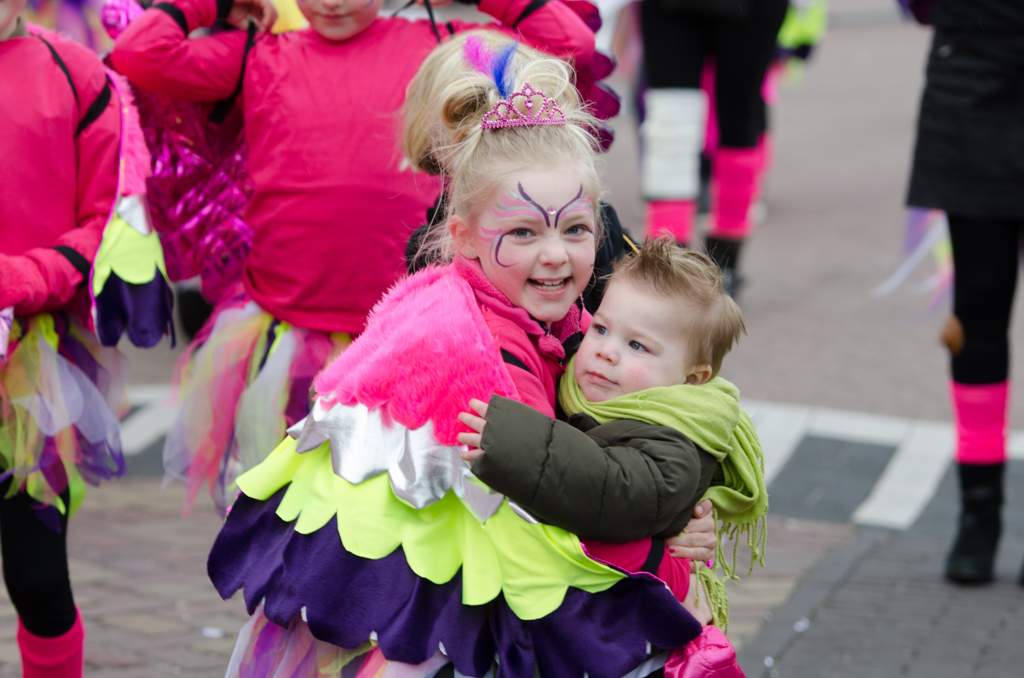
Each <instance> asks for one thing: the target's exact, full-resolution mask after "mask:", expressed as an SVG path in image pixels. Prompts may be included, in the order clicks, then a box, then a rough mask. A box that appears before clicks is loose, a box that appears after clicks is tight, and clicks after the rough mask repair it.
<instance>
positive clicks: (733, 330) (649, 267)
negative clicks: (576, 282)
mask: <svg viewBox="0 0 1024 678" xmlns="http://www.w3.org/2000/svg"><path fill="white" fill-rule="evenodd" d="M611 279H612V280H625V281H628V282H631V283H633V284H635V285H637V286H639V287H641V288H646V289H648V290H650V291H651V292H655V293H657V294H661V295H664V296H665V297H668V298H669V299H680V300H682V301H685V302H686V303H687V304H688V305H689V307H690V309H691V310H692V311H693V312H692V313H690V314H689V316H690V317H689V318H688V319H687V323H686V324H687V329H688V330H689V335H690V354H691V356H692V357H693V359H694V360H695V361H696V363H695V364H697V365H711V376H712V377H714V376H715V375H717V374H718V371H719V370H720V369H721V367H722V360H723V359H724V358H725V354H726V353H728V352H729V351H731V350H732V347H733V345H734V344H736V343H738V342H739V340H740V334H741V333H742V334H746V332H747V327H746V325H744V323H743V313H742V312H741V311H740V307H739V306H738V305H737V304H736V302H735V301H733V299H732V297H730V296H729V295H728V294H726V293H725V290H724V289H723V288H722V272H721V271H720V270H719V269H718V266H717V265H716V264H715V262H714V261H712V260H711V258H710V257H708V256H707V255H706V254H701V253H700V252H694V251H693V250H688V249H684V248H682V247H679V246H678V245H676V244H675V242H674V241H672V240H671V239H670V238H652V239H649V240H647V241H646V242H645V243H644V244H643V246H642V247H641V248H640V251H639V252H638V253H637V254H634V255H631V256H627V257H625V258H623V259H621V260H619V261H618V262H617V263H616V264H615V269H614V272H613V273H612V276H611Z"/></svg>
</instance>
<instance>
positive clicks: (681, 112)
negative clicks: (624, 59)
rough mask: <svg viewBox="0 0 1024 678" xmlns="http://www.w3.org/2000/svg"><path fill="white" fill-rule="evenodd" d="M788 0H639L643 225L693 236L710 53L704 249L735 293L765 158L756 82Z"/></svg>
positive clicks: (685, 240) (650, 231) (686, 238)
mask: <svg viewBox="0 0 1024 678" xmlns="http://www.w3.org/2000/svg"><path fill="white" fill-rule="evenodd" d="M788 4H789V3H788V1H787V0H643V1H642V2H641V5H640V21H641V31H642V34H643V42H644V71H645V73H646V76H647V84H648V86H649V89H648V90H647V91H646V93H645V94H644V96H643V102H642V105H643V108H644V116H645V119H644V122H643V124H642V125H641V128H640V137H641V154H642V161H641V187H642V192H643V196H644V198H645V199H646V200H647V209H646V214H645V224H644V227H645V232H646V234H647V235H648V236H656V235H660V234H668V235H671V236H672V237H674V238H675V239H676V241H677V242H679V243H681V244H684V245H691V244H692V243H691V240H692V238H693V223H694V220H695V216H696V211H697V202H696V201H697V197H698V194H699V191H700V154H701V151H703V150H704V145H705V144H704V142H705V138H704V137H705V129H706V124H707V115H708V105H709V104H708V97H707V95H706V94H705V92H704V91H703V90H702V89H701V76H702V73H703V72H704V69H705V62H706V61H710V60H713V66H714V74H715V88H714V110H715V114H716V116H717V120H718V129H719V144H718V150H717V153H716V157H715V162H714V168H713V173H714V174H713V181H712V187H713V189H712V197H711V224H710V226H709V230H708V239H707V243H706V247H707V250H708V252H709V254H711V256H712V258H713V259H714V260H715V262H716V263H717V264H718V265H719V267H720V268H721V269H722V273H723V276H724V277H725V280H726V286H727V290H728V291H729V292H730V293H731V294H733V295H735V293H736V291H737V287H738V282H739V279H738V276H737V274H736V270H737V264H738V261H739V252H740V247H741V245H742V243H743V240H744V239H745V238H746V237H747V236H748V235H749V234H750V232H751V230H752V228H753V220H752V218H751V210H750V207H751V205H752V204H753V203H754V200H755V199H756V197H757V194H758V177H759V176H760V173H761V166H762V163H763V162H764V152H763V146H761V145H760V144H759V142H760V141H761V137H762V132H763V131H764V128H765V124H764V110H765V109H764V101H763V99H762V98H761V88H762V84H763V82H764V79H765V73H766V71H767V69H768V66H769V64H770V63H771V61H772V59H773V58H774V56H775V52H776V39H777V37H778V34H779V28H780V27H781V26H782V21H783V18H784V17H785V15H786V9H787V7H788Z"/></svg>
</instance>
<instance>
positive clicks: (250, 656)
mask: <svg viewBox="0 0 1024 678" xmlns="http://www.w3.org/2000/svg"><path fill="white" fill-rule="evenodd" d="M723 638H724V636H723ZM673 656H674V655H673V654H670V653H668V652H661V651H657V652H656V653H655V654H654V655H652V656H650V657H649V658H648V659H647V660H646V661H644V662H642V663H641V664H640V665H639V666H638V667H636V669H634V670H633V671H631V672H630V673H628V674H626V675H625V676H623V678H646V677H647V676H649V675H651V674H653V673H655V672H657V671H659V670H660V669H662V668H663V667H664V666H665V662H666V660H667V659H669V658H670V657H673ZM733 658H735V653H733ZM450 661H451V660H450V659H449V658H448V657H447V656H446V655H445V654H444V652H443V650H442V649H438V651H437V652H436V653H434V656H432V657H431V658H430V659H428V660H427V661H425V662H423V663H422V664H405V663H403V662H396V661H389V660H387V659H385V658H384V653H383V652H382V651H381V649H380V647H378V646H377V643H376V641H374V640H368V641H367V642H366V643H364V644H363V645H362V646H361V647H358V648H356V649H355V650H346V649H344V648H340V647H338V646H337V645H332V644H331V643H326V642H324V641H322V640H318V639H317V638H316V637H314V636H313V634H312V633H311V632H310V630H309V626H308V625H307V624H306V621H305V620H304V619H302V617H301V616H296V617H295V618H294V619H292V621H291V622H290V623H289V624H288V626H287V627H282V626H278V625H277V624H275V623H274V622H272V621H270V620H269V619H267V617H266V616H265V615H264V614H263V608H262V607H259V608H258V609H257V610H256V611H255V613H253V615H252V616H251V617H250V618H249V621H248V622H247V623H246V624H245V626H243V627H242V630H241V631H239V633H238V640H237V641H236V642H235V651H234V653H233V654H232V655H231V662H230V663H229V664H228V671H227V674H226V678H328V677H338V678H434V676H436V675H437V674H438V673H439V672H440V671H441V669H442V668H445V667H446V665H447V664H449V663H450ZM691 668H692V667H691ZM496 669H497V665H494V666H492V667H491V669H490V670H489V671H487V673H486V674H484V675H483V676H480V677H479V678H494V676H495V674H496ZM447 675H449V676H453V677H454V678H462V674H460V673H459V672H458V670H454V671H453V670H451V667H449V668H448V671H447ZM692 675H693V676H702V675H713V674H712V673H710V672H706V671H705V672H701V673H694V674H692ZM725 675H726V676H728V678H732V677H733V675H734V674H725ZM742 675H743V674H742V673H740V674H738V677H739V678H742ZM687 678H689V676H687Z"/></svg>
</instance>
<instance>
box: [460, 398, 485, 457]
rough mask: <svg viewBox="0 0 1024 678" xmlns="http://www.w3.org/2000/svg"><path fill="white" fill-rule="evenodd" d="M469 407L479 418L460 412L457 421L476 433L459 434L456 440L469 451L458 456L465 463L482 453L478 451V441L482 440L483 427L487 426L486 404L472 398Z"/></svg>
mask: <svg viewBox="0 0 1024 678" xmlns="http://www.w3.org/2000/svg"><path fill="white" fill-rule="evenodd" d="M469 406H470V408H471V409H472V410H473V411H474V412H476V413H477V414H479V415H480V416H479V417H478V416H476V415H474V414H470V413H469V412H461V413H459V421H461V422H462V423H463V424H465V425H466V426H468V427H470V428H471V429H473V430H474V431H476V433H460V434H459V435H458V439H459V442H460V443H462V444H463V445H468V446H469V449H468V450H464V451H463V452H461V453H460V456H461V457H462V458H463V459H465V460H466V461H473V460H474V459H476V458H477V457H479V456H480V455H482V454H483V453H484V451H483V450H481V449H480V441H481V440H483V437H484V426H486V425H487V403H485V402H484V401H482V400H477V399H476V398H473V399H472V400H470V401H469Z"/></svg>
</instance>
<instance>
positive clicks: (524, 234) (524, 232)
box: [512, 228, 533, 238]
mask: <svg viewBox="0 0 1024 678" xmlns="http://www.w3.org/2000/svg"><path fill="white" fill-rule="evenodd" d="M512 235H514V236H515V237H517V238H529V237H530V236H531V235H533V231H531V230H530V229H528V228H517V229H516V230H514V231H512Z"/></svg>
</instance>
